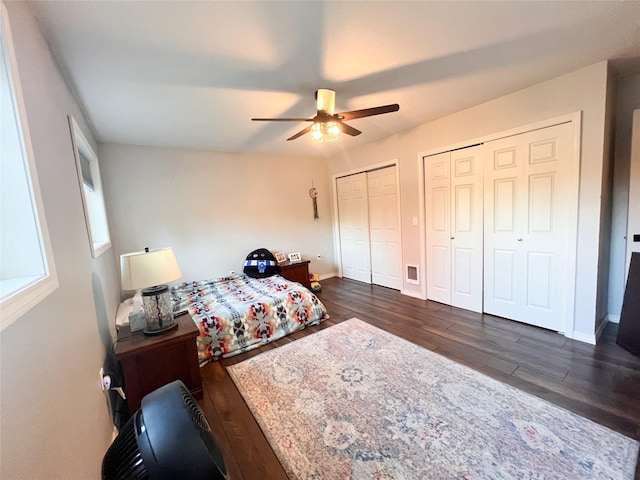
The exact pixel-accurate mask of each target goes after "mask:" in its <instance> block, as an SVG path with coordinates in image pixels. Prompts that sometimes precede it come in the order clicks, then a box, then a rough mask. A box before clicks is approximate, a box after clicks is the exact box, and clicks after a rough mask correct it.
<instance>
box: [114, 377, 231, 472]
mask: <svg viewBox="0 0 640 480" xmlns="http://www.w3.org/2000/svg"><path fill="white" fill-rule="evenodd" d="M102 478H103V479H104V480H116V479H122V480H124V479H127V480H135V479H141V480H142V479H149V480H156V479H166V480H174V479H175V480H177V479H189V480H198V479H208V480H224V479H225V478H226V469H225V466H224V460H223V458H222V454H221V452H220V449H219V448H218V446H217V445H216V443H215V440H214V439H213V434H212V432H211V427H210V426H209V423H208V422H207V419H206V418H205V416H204V414H203V413H202V410H201V409H200V407H199V406H198V403H197V402H196V400H195V399H194V398H193V396H192V395H191V394H190V393H189V390H187V388H186V387H185V386H184V384H183V383H182V382H181V381H179V380H176V381H175V382H172V383H169V384H168V385H165V386H164V387H160V388H159V389H157V390H155V391H153V392H151V393H150V394H148V395H146V396H145V397H144V398H143V399H142V406H141V407H140V409H139V410H138V411H137V412H136V413H135V414H134V415H133V416H132V417H131V418H130V419H129V421H128V422H127V423H126V424H125V426H124V427H123V428H122V429H121V430H120V433H119V434H118V436H117V437H116V439H115V440H114V442H113V443H112V444H111V446H110V447H109V449H108V450H107V453H106V454H105V456H104V458H103V460H102Z"/></svg>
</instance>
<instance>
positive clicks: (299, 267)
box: [278, 260, 311, 289]
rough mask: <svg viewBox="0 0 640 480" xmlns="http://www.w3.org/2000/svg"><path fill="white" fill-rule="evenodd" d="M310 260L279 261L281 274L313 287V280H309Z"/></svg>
mask: <svg viewBox="0 0 640 480" xmlns="http://www.w3.org/2000/svg"><path fill="white" fill-rule="evenodd" d="M309 262H310V260H301V261H299V262H286V263H279V264H278V266H279V267H280V275H282V276H283V277H284V278H286V279H287V280H291V281H292V282H298V283H301V284H302V285H304V286H305V287H307V288H308V289H311V281H310V280H309Z"/></svg>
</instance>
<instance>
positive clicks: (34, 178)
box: [0, 2, 58, 331]
mask: <svg viewBox="0 0 640 480" xmlns="http://www.w3.org/2000/svg"><path fill="white" fill-rule="evenodd" d="M0 17H1V18H0V21H1V31H0V42H2V48H3V50H4V53H5V61H6V64H5V67H6V70H7V72H6V73H7V77H8V80H9V88H10V90H11V91H12V95H11V97H12V98H9V99H3V107H2V108H8V107H9V108H13V112H14V117H15V119H16V127H17V132H18V137H19V139H18V147H19V148H20V149H21V155H19V157H20V159H19V160H17V161H20V160H21V161H22V164H23V165H22V166H23V168H24V172H25V177H26V183H27V190H28V191H27V192H24V196H23V198H25V199H26V198H28V199H29V201H30V202H29V203H30V205H29V206H30V207H31V210H32V212H33V220H34V225H35V230H36V233H35V235H37V237H38V238H37V239H36V242H37V244H38V245H39V250H40V255H41V259H42V271H41V272H39V273H38V274H35V275H34V274H31V275H28V276H19V275H13V276H12V278H5V279H1V280H0V282H2V285H3V290H5V291H6V292H7V293H5V294H4V296H3V297H2V298H0V331H1V330H4V329H5V328H6V327H8V326H9V325H11V324H12V323H13V322H15V321H16V320H17V319H19V318H20V317H21V316H22V315H24V314H25V313H26V312H27V311H28V310H30V309H31V308H33V307H34V306H35V305H36V304H38V303H39V302H41V301H42V300H43V299H44V298H46V297H47V296H48V295H49V294H51V293H52V292H53V291H55V290H56V289H57V288H58V276H57V274H56V268H55V262H54V257H53V249H52V248H51V241H50V239H49V231H48V229H47V222H46V219H45V213H44V205H43V202H42V196H41V193H40V183H39V182H38V175H37V170H36V164H35V160H34V156H33V148H32V145H31V135H30V133H29V125H28V123H27V116H26V112H25V107H24V100H23V96H22V87H21V83H20V76H19V74H18V64H17V61H16V55H15V48H14V45H13V40H12V36H11V28H10V25H9V14H8V12H7V9H6V7H5V5H4V3H2V2H0ZM30 254H33V252H30ZM9 285H10V286H11V287H12V288H8V286H9ZM5 286H7V288H6V289H5V288H4V287H5Z"/></svg>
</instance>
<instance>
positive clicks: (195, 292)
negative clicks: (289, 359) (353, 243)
mask: <svg viewBox="0 0 640 480" xmlns="http://www.w3.org/2000/svg"><path fill="white" fill-rule="evenodd" d="M172 295H173V300H174V305H175V309H176V311H178V312H179V311H188V312H189V313H190V314H191V317H192V318H193V319H194V321H195V322H196V324H197V325H198V328H199V329H200V336H199V337H198V356H199V360H200V363H201V364H203V363H206V362H209V361H214V360H218V359H219V358H221V357H230V356H233V355H237V354H238V353H242V352H246V351H248V350H252V349H254V348H257V347H259V346H261V345H263V344H265V343H268V342H270V341H273V340H277V339H279V338H282V337H284V336H285V335H288V334H289V333H291V332H295V331H296V330H301V329H303V328H304V327H305V326H306V325H316V324H318V323H320V322H321V321H322V320H323V319H324V318H326V317H327V312H326V309H325V307H324V305H322V302H320V300H319V299H318V297H316V296H315V295H314V294H313V293H312V292H311V291H309V290H307V289H306V288H304V287H303V286H301V285H300V284H299V283H296V282H291V281H289V280H286V279H284V278H283V277H281V276H280V275H274V276H272V277H268V278H251V277H249V276H247V275H244V274H237V275H233V276H230V277H224V278H216V279H210V280H203V281H195V282H185V283H182V284H180V285H177V286H175V287H173V289H172Z"/></svg>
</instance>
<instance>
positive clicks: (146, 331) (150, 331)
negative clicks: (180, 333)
mask: <svg viewBox="0 0 640 480" xmlns="http://www.w3.org/2000/svg"><path fill="white" fill-rule="evenodd" d="M177 326H178V322H175V321H174V322H173V323H172V324H171V325H167V326H166V327H161V328H155V329H150V328H149V327H147V328H145V329H144V330H142V332H143V333H144V334H145V335H160V334H161V333H165V332H168V331H169V330H173V329H174V328H176V327H177Z"/></svg>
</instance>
